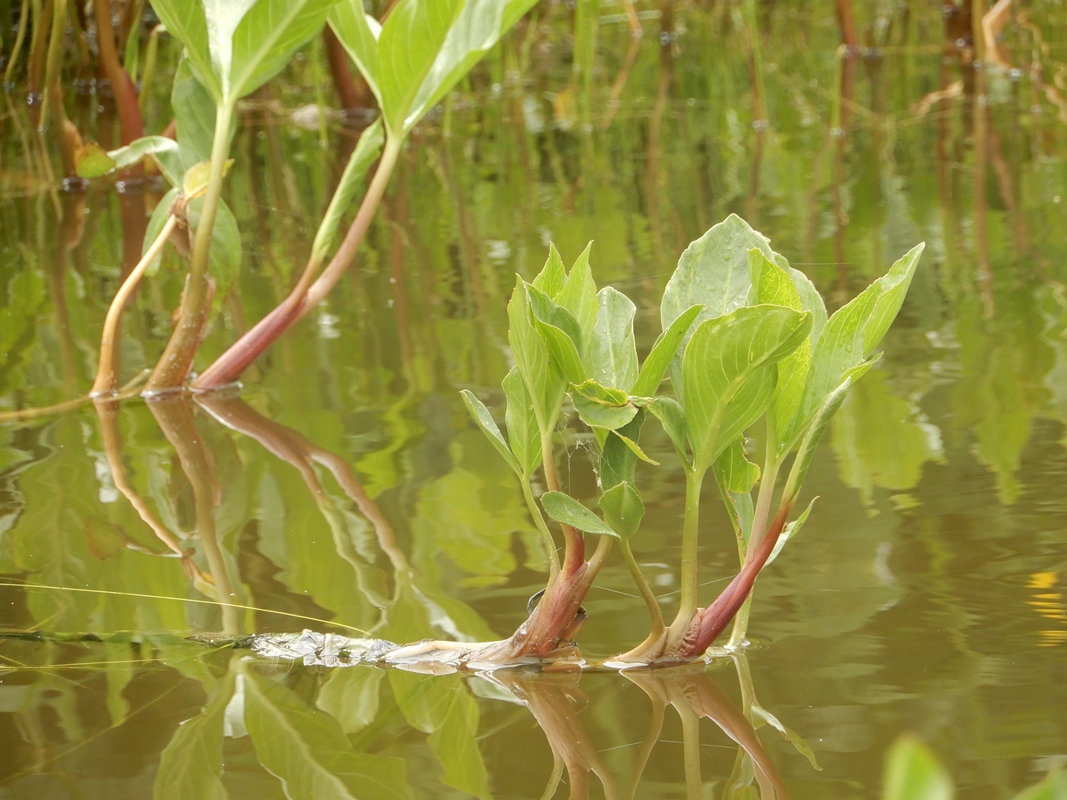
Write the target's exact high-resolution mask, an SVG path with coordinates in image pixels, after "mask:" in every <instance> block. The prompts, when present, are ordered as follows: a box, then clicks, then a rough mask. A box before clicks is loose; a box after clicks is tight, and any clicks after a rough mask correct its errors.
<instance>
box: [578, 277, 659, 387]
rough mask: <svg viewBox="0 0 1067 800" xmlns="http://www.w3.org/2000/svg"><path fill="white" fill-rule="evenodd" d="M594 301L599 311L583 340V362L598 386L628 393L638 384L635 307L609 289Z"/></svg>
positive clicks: (626, 298) (622, 296)
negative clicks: (584, 345) (587, 366)
mask: <svg viewBox="0 0 1067 800" xmlns="http://www.w3.org/2000/svg"><path fill="white" fill-rule="evenodd" d="M573 274H574V273H573V272H572V273H571V275H572V276H573ZM596 300H597V302H598V303H599V306H600V309H599V311H598V312H597V313H596V314H595V319H596V322H595V324H594V325H593V329H592V331H591V335H589V336H587V337H586V341H587V344H586V349H585V353H584V354H583V356H584V358H583V360H584V362H585V363H586V364H588V365H589V369H590V371H591V372H592V373H593V377H594V378H595V379H596V380H597V381H598V382H599V383H601V384H603V385H604V386H613V387H615V388H616V389H622V391H624V392H628V391H630V389H631V388H632V387H633V385H634V383H635V382H636V381H637V374H638V373H637V346H636V344H635V342H634V313H635V312H636V311H637V307H636V306H635V305H634V304H633V303H632V302H631V301H630V298H628V297H627V296H626V295H624V294H623V293H622V292H619V291H616V290H615V289H613V288H612V287H610V286H605V287H604V288H603V289H601V290H600V292H599V293H598V294H597V296H596ZM652 391H655V389H654V388H653V390H652ZM651 393H652V392H648V393H647V394H651Z"/></svg>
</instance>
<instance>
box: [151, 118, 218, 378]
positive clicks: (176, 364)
mask: <svg viewBox="0 0 1067 800" xmlns="http://www.w3.org/2000/svg"><path fill="white" fill-rule="evenodd" d="M232 119H233V106H231V105H220V106H218V110H217V113H216V116H215V138H214V140H213V142H212V145H211V171H210V173H209V176H208V186H207V192H206V193H205V194H204V205H203V207H202V208H201V210H200V221H199V222H198V224H197V226H196V234H195V235H196V238H195V240H194V243H193V260H192V264H191V265H190V267H189V281H188V283H187V284H186V289H185V297H184V298H183V300H182V305H181V310H180V312H179V317H178V324H177V325H176V326H175V328H174V332H173V333H172V334H171V337H170V341H169V342H167V346H166V348H165V349H164V350H163V355H162V356H160V359H159V361H158V362H157V364H156V367H155V369H154V370H153V371H152V377H151V378H149V379H148V384H147V385H146V386H145V392H146V393H148V394H154V393H158V392H164V391H168V390H174V389H179V388H181V386H182V384H183V383H184V382H185V378H186V376H187V375H188V374H189V369H190V368H191V367H192V365H193V359H194V358H195V357H196V350H197V348H198V347H199V346H200V339H201V336H202V334H203V330H204V324H205V322H206V318H207V314H208V311H209V309H208V306H209V304H210V296H211V290H210V286H209V275H208V257H209V256H210V253H211V232H212V230H213V229H214V227H215V213H216V211H218V207H219V201H220V200H221V198H222V179H223V176H224V174H225V169H226V155H227V153H228V152H229V149H230V122H231V120H232Z"/></svg>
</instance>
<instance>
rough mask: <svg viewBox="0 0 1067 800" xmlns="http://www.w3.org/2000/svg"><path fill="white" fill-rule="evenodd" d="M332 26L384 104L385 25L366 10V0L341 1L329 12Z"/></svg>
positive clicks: (379, 101) (379, 102) (364, 77)
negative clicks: (381, 52) (381, 59)
mask: <svg viewBox="0 0 1067 800" xmlns="http://www.w3.org/2000/svg"><path fill="white" fill-rule="evenodd" d="M328 18H329V21H330V27H331V28H333V32H334V33H335V34H337V38H338V40H340V42H341V44H342V45H343V46H344V48H345V51H346V52H347V53H348V55H349V56H351V58H352V60H353V61H355V62H356V67H357V68H358V69H359V71H360V74H362V75H363V79H364V80H365V81H366V82H367V85H368V86H369V87H370V89H371V91H372V92H374V96H375V97H376V98H378V105H379V107H380V106H381V104H382V93H381V89H380V88H379V87H378V36H379V34H380V33H381V30H382V26H381V25H379V24H378V20H376V19H375V18H374V17H372V16H370V15H369V14H367V13H366V12H365V11H364V10H363V1H362V0H340V2H338V3H337V4H335V5H334V6H333V7H332V8H331V9H330V13H329V16H328Z"/></svg>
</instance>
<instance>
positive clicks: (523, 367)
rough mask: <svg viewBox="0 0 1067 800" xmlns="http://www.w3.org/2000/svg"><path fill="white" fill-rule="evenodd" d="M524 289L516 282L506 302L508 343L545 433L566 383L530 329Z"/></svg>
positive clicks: (539, 337)
mask: <svg viewBox="0 0 1067 800" xmlns="http://www.w3.org/2000/svg"><path fill="white" fill-rule="evenodd" d="M526 286H527V284H526V283H525V281H523V280H522V278H517V279H516V283H515V290H514V291H513V292H512V293H511V300H510V301H509V302H508V341H509V342H510V343H511V352H512V355H513V356H514V357H515V366H516V367H517V368H518V370H519V374H520V375H522V379H523V382H524V383H525V384H526V390H527V391H528V392H529V394H530V399H531V402H532V406H533V409H534V416H535V417H536V419H537V425H538V428H539V430H541V431H542V432H547V431H549V430H551V429H552V428H554V427H555V425H556V419H557V417H558V416H559V410H560V406H561V405H562V403H563V397H564V394H565V393H566V389H567V382H566V381H565V380H564V378H563V373H562V372H560V370H559V367H558V366H556V365H555V364H554V363H552V361H551V360H550V358H549V352H548V348H547V347H546V345H545V343H544V340H543V339H542V338H541V334H540V333H538V331H537V330H536V329H535V328H534V322H533V315H532V314H531V313H530V301H529V299H528V294H527V291H526Z"/></svg>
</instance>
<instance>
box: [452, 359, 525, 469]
mask: <svg viewBox="0 0 1067 800" xmlns="http://www.w3.org/2000/svg"><path fill="white" fill-rule="evenodd" d="M509 374H510V373H509ZM460 396H461V397H462V398H463V404H464V405H466V406H467V411H469V412H470V415H471V418H472V419H473V420H474V421H475V423H477V425H478V427H479V428H481V429H482V433H484V434H485V436H486V438H487V439H489V441H490V442H491V443H492V445H493V447H495V448H496V451H497V452H498V453H500V456H501V458H503V459H504V461H505V462H507V465H508V466H509V467H511V468H512V470H514V472H515V474H516V475H518V476H519V477H520V478H521V477H523V470H522V467H521V466H520V464H519V462H518V460H517V459H516V458H515V455H514V454H513V453H512V452H511V448H509V447H508V443H507V442H505V441H504V437H503V435H502V434H501V433H500V428H499V427H497V424H496V421H495V420H494V419H493V415H492V414H490V413H489V409H488V408H486V407H485V404H484V403H483V402H482V401H481V400H479V399H478V398H477V397H475V396H474V394H473V393H472V392H470V391H468V390H467V389H464V390H462V391H461V392H460Z"/></svg>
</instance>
